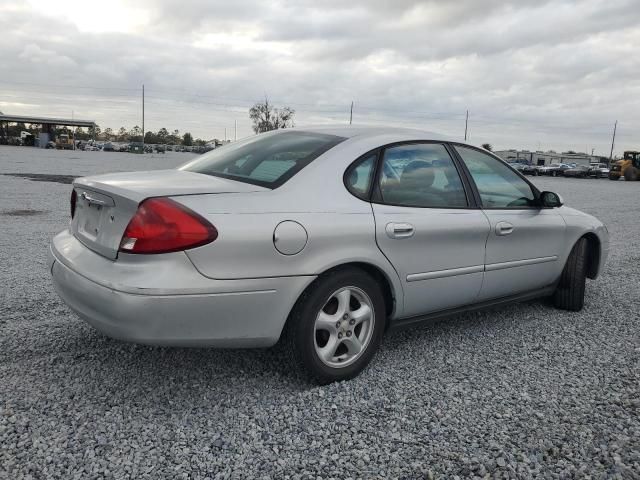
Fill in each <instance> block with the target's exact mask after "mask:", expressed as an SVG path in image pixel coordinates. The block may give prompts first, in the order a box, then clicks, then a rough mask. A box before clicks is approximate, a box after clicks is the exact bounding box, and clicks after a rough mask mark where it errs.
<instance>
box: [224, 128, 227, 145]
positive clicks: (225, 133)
mask: <svg viewBox="0 0 640 480" xmlns="http://www.w3.org/2000/svg"><path fill="white" fill-rule="evenodd" d="M224 141H225V143H226V141H227V127H224Z"/></svg>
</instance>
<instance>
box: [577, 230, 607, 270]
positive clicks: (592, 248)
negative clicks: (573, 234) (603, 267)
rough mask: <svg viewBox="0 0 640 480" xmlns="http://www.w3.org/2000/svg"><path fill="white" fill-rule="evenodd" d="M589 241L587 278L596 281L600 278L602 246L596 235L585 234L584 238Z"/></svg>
mask: <svg viewBox="0 0 640 480" xmlns="http://www.w3.org/2000/svg"><path fill="white" fill-rule="evenodd" d="M580 238H585V239H586V240H587V278H590V279H594V278H596V277H597V276H598V273H599V271H598V269H599V267H600V256H601V255H602V245H601V243H600V239H599V238H598V236H597V235H596V234H595V233H592V232H589V233H585V234H584V235H583V236H582V237H580Z"/></svg>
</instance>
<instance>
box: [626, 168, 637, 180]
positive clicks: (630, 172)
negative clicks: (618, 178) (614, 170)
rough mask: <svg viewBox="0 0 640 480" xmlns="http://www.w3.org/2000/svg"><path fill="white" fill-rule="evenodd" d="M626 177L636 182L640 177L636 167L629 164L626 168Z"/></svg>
mask: <svg viewBox="0 0 640 480" xmlns="http://www.w3.org/2000/svg"><path fill="white" fill-rule="evenodd" d="M624 179H625V180H626V181H627V182H635V181H636V180H637V179H638V172H637V170H636V169H635V167H632V166H629V167H627V168H626V169H625V171H624Z"/></svg>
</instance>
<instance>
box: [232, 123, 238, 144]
mask: <svg viewBox="0 0 640 480" xmlns="http://www.w3.org/2000/svg"><path fill="white" fill-rule="evenodd" d="M233 128H234V132H233V141H234V142H237V141H238V120H234V121H233Z"/></svg>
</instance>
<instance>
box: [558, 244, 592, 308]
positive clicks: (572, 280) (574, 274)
mask: <svg viewBox="0 0 640 480" xmlns="http://www.w3.org/2000/svg"><path fill="white" fill-rule="evenodd" d="M587 247H588V244H587V239H586V238H581V239H580V240H578V242H577V243H576V244H575V245H574V246H573V248H572V249H571V253H570V254H569V258H568V259H567V263H566V265H565V266H564V270H563V271H562V275H561V276H560V282H559V283H558V286H557V288H556V291H555V294H554V304H555V306H556V307H557V308H559V309H561V310H569V311H571V312H579V311H580V310H582V307H583V306H584V290H585V285H586V281H587Z"/></svg>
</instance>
